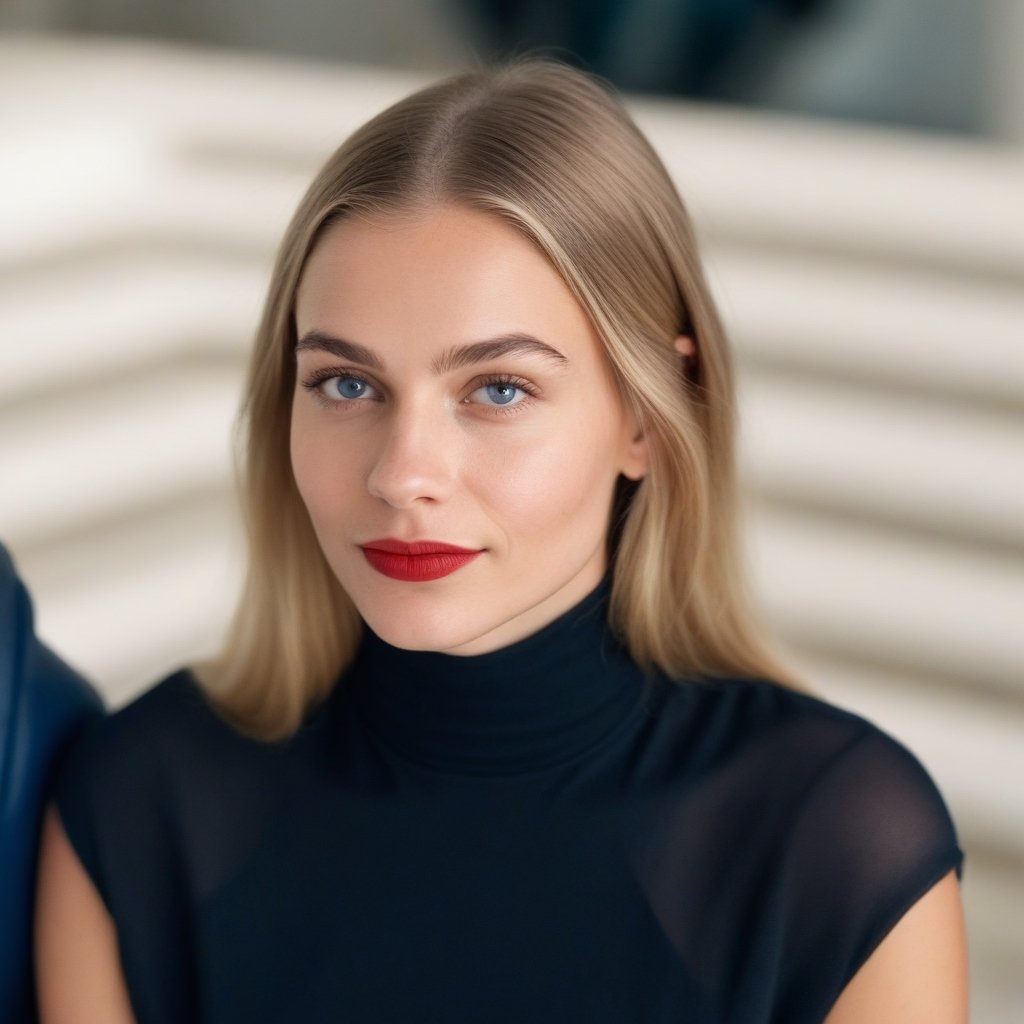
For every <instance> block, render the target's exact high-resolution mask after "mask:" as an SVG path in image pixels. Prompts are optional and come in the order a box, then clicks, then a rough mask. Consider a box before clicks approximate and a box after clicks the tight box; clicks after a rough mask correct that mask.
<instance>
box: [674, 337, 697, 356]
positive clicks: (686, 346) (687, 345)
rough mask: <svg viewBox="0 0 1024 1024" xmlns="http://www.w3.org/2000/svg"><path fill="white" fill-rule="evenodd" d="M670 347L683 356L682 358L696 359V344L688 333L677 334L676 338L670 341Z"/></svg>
mask: <svg viewBox="0 0 1024 1024" xmlns="http://www.w3.org/2000/svg"><path fill="white" fill-rule="evenodd" d="M672 347H673V348H674V349H675V350H676V351H677V352H678V353H679V354H680V355H681V356H682V357H683V358H684V359H696V358H697V345H696V344H695V342H694V340H693V338H691V337H690V335H689V334H677V335H676V340H675V341H673V342H672Z"/></svg>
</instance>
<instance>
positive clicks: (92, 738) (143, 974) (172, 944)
mask: <svg viewBox="0 0 1024 1024" xmlns="http://www.w3.org/2000/svg"><path fill="white" fill-rule="evenodd" d="M157 696H160V695H159V694H158V695H157ZM167 731H168V730H167V723H166V722H165V721H163V720H162V716H161V705H160V702H158V701H156V700H153V699H151V698H149V697H147V698H144V699H143V700H140V701H138V702H137V703H135V704H134V705H132V706H130V707H127V708H123V709H121V710H120V711H119V712H117V713H115V714H113V715H111V716H109V717H107V718H104V719H101V720H99V721H97V722H95V723H92V724H90V725H89V726H88V727H87V728H86V729H84V730H82V731H81V732H80V733H79V734H78V735H77V736H76V737H75V740H74V741H73V742H72V743H71V745H70V746H69V747H68V749H67V750H66V751H65V753H64V755H63V756H62V758H61V760H60V762H59V764H58V768H57V771H56V773H55V777H54V783H53V786H52V789H51V797H52V800H53V802H54V803H55V805H56V808H57V811H58V814H59V816H60V819H61V823H62V824H63V826H64V830H65V832H66V833H67V836H68V840H69V841H70V843H71V845H72V847H73V848H74V850H75V853H76V854H77V855H78V858H79V860H80V861H81V863H82V866H83V867H84V869H85V871H86V872H87V874H88V875H89V877H90V878H91V879H92V881H93V884H94V885H95V887H96V889H97V891H98V892H99V895H100V897H101V898H102V900H103V902H104V904H105V906H106V908H107V911H108V912H109V914H110V916H111V918H112V920H113V922H114V926H115V929H116V931H117V936H118V944H119V949H120V953H121V962H122V967H123V970H124V975H125V981H126V982H127V985H128V989H129V993H130V995H131V1000H132V1005H133V1008H134V1010H135V1013H136V1016H137V1017H138V1019H140V1020H151V1021H165V1020H166V1021H172V1020H188V1019H193V1009H192V1007H193V1003H192V1000H193V999H194V992H195V980H194V977H193V976H192V971H191V966H190V960H191V956H190V953H189V950H190V943H191V940H190V937H189V936H190V919H189V915H190V913H191V911H190V907H189V903H188V900H187V899H186V898H185V891H186V890H185V887H184V884H183V882H184V880H183V877H182V862H181V858H180V856H179V854H178V845H179V844H178V842H177V841H176V837H175V835H174V832H173V826H172V821H173V813H172V802H171V800H170V799H169V786H168V785H167V784H166V783H165V780H164V777H163V776H164V774H165V773H164V772H163V770H162V766H163V765H164V763H165V760H166V756H165V751H164V749H163V748H164V747H165V746H166V737H165V736H164V735H162V734H164V733H166V732H167Z"/></svg>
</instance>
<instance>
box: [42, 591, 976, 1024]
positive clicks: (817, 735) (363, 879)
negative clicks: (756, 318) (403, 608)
mask: <svg viewBox="0 0 1024 1024" xmlns="http://www.w3.org/2000/svg"><path fill="white" fill-rule="evenodd" d="M608 590H609V587H608V580H607V579H606V580H605V581H604V582H603V583H602V584H601V585H600V586H599V587H598V588H597V589H596V590H595V591H593V592H592V593H591V594H590V595H589V596H588V597H586V598H585V599H584V600H583V601H582V602H581V603H579V604H578V605H577V606H576V607H574V608H572V609H571V610H570V611H568V612H566V613H565V614H564V615H562V616H560V617H559V618H558V619H556V620H555V621H553V622H552V623H550V624H549V625H548V626H546V627H545V628H543V629H542V630H540V631H539V632H537V633H535V634H534V635H532V636H530V637H528V638H526V639H524V640H522V641H520V642H518V643H515V644H512V645H511V646H509V647H506V648H504V649H502V650H499V651H495V652H493V653H490V654H483V655H478V656H471V657H458V656H453V655H446V654H438V653H424V652H417V651H405V650H400V649H398V648H395V647H392V646H390V645H388V644H387V643H385V642H384V641H382V640H381V639H380V638H378V637H376V636H375V635H374V634H373V633H372V632H370V631H369V630H368V629H367V630H365V633H364V640H363V643H362V645H361V647H360V650H359V652H358V655H357V657H356V659H355V661H354V663H353V664H352V666H351V667H350V668H349V669H348V671H346V672H345V673H344V674H343V675H342V676H341V678H340V679H339V681H338V684H337V685H336V686H335V688H334V690H333V691H332V693H331V696H330V697H329V698H328V699H327V700H326V701H325V702H323V703H322V704H320V705H319V706H317V707H316V708H315V709H313V710H312V711H311V712H310V713H309V714H308V715H307V717H306V720H305V723H304V725H303V726H302V728H301V729H300V730H299V732H297V733H296V734H295V736H293V737H292V738H291V739H290V740H288V741H286V742H284V743H277V744H267V743H260V742H257V741H254V740H250V739H247V738H244V737H242V736H240V735H239V734H238V733H236V732H235V731H234V730H232V729H231V728H230V727H229V726H228V725H227V724H225V723H224V722H223V721H222V720H221V719H220V718H219V717H218V716H217V715H216V714H214V712H213V711H212V710H211V709H210V707H209V706H208V704H207V703H206V701H205V699H204V697H203V693H202V691H201V690H200V688H199V686H198V684H197V683H196V681H195V680H194V678H193V677H192V676H191V675H190V673H189V672H187V671H182V672H178V673H176V674H175V675H172V676H170V677H169V678H167V679H165V680H164V681H163V682H161V683H159V684H158V685H156V686H155V687H153V688H152V689H151V690H149V691H147V692H146V693H144V694H143V695H142V696H140V697H138V698H137V699H136V700H134V701H133V702H132V703H130V704H129V705H127V706H126V707H124V708H122V709H121V710H119V711H118V712H117V713H115V714H113V715H111V716H109V717H107V718H106V719H103V720H101V721H99V722H97V723H95V724H94V725H90V726H88V727H87V728H86V729H85V731H83V732H82V733H80V734H79V736H78V738H77V739H76V741H75V743H74V744H73V746H72V747H71V748H70V750H69V752H68V753H67V755H66V756H65V758H64V759H63V761H62V764H61V767H60V771H59V774H58V776H57V781H56V786H55V791H54V795H55V798H56V801H57V805H58V809H59V812H60V815H61V818H62V821H63V823H64V827H65V829H66V830H67V833H68V836H69V838H70V840H71V842H72V844H73V846H74V848H75V850H76V851H77V853H78V855H79V857H80V859H81V861H82V863H83V865H84V866H85V869H86V870H87V871H88V873H89V875H90V876H91V878H92V879H93V881H94V883H95V885H96V887H97V889H98V891H99V893H100V895H101V896H102V898H103V900H104V902H105V904H106V906H107V908H108V910H109V912H110V914H111V915H112V917H113V920H114V922H115V924H116V927H117V934H118V940H119V945H120V953H121V960H122V965H123V970H124V973H125V977H126V980H127V983H128V988H129V992H130V995H131V1000H132V1004H133V1007H134V1010H135V1014H136V1017H137V1020H138V1022H139V1024H186V1022H188V1024H191V1022H202V1024H207V1022H208V1024H226V1022H246V1024H252V1022H261V1024H262V1022H266V1024H270V1022H289V1024H295V1022H301V1024H318V1022H328V1021H330V1022H336V1021H347V1022H349V1021H350V1022H359V1024H364V1022H366V1024H370V1022H372V1024H399V1022H401V1024H409V1022H411V1021H427V1022H430V1024H449V1022H450V1024H526V1022H529V1024H547V1022H551V1024H555V1022H557V1024H566V1022H567V1021H571V1022H577V1021H579V1022H587V1024H605V1022H607V1024H612V1022H614V1024H625V1022H638V1024H639V1022H644V1024H648V1022H650V1024H654V1022H657V1024H669V1022H673V1024H712V1022H714V1024H726V1022H728V1024H759V1022H778V1024H819V1022H820V1021H821V1020H822V1019H823V1018H824V1017H825V1015H826V1013H827V1012H828V1010H829V1008H830V1007H831V1005H832V1004H833V1003H834V1001H835V1000H836V998H837V997H838V995H839V993H840V992H841V991H842V989H843V987H844V986H845V984H846V983H847V982H848V981H849V980H850V978H851V977H852V976H853V975H854V973H855V972H856V971H857V969H858V968H859V967H860V965H861V964H862V963H863V962H864V961H865V959H866V958H867V957H868V955H869V954H870V953H871V952H872V950H873V949H874V948H875V947H876V946H877V944H878V943H879V942H880V941H881V940H882V938H883V937H884V936H885V935H886V933H887V932H888V931H889V929H891V928H892V926H893V925H894V924H895V923H896V921H897V920H898V919H899V918H900V917H901V916H902V915H903V913H904V912H905V911H906V910H907V909H908V908H909V907H910V906H911V905H912V904H913V903H914V902H915V901H916V900H917V899H918V898H919V897H920V896H921V895H923V893H924V892H926V891H927V890H928V889H929V888H930V887H931V886H932V885H933V884H934V883H935V882H937V881H938V880H939V879H940V878H941V877H942V876H943V875H944V874H946V873H947V872H949V871H950V870H952V869H955V870H956V872H957V874H958V875H959V874H960V872H961V870H962V856H963V855H962V853H961V851H960V849H959V848H958V843H957V837H956V833H955V831H954V827H953V823H952V821H951V820H950V817H949V814H948V813H947V810H946V807H945V805H944V803H943V800H942V797H941V796H940V794H939V792H938V791H937V789H936V787H935V786H934V784H933V782H932V780H931V779H930V777H929V776H928V775H927V774H926V772H925V770H924V769H923V768H922V766H921V765H920V764H919V762H918V761H917V760H916V759H915V758H914V757H913V755H912V754H910V753H909V752H908V751H907V750H906V748H905V747H903V746H902V745H900V744H899V743H897V742H896V741H895V740H894V739H892V738H891V737H889V736H888V735H887V734H885V733H884V732H882V731H880V730H879V729H878V728H876V727H875V726H874V725H872V724H871V723H870V722H868V721H866V720H865V719H863V718H861V717H859V716H857V715H855V714H852V713H850V712H848V711H844V710H841V709H839V708H837V707H834V706H832V705H829V704H827V703H824V702H822V701H820V700H818V699H815V698H813V697H810V696H807V695H802V694H798V693H795V692H793V691H791V690H788V689H784V688H782V687H780V686H777V685H775V684H773V683H771V682H768V681H762V680H752V679H734V680H710V679H702V678H693V679H668V678H665V677H662V676H653V677H645V676H644V674H643V673H642V672H641V671H640V670H639V669H638V668H637V666H636V665H635V664H634V663H633V661H632V660H631V659H630V658H629V656H628V654H627V653H626V651H625V650H624V648H623V647H622V646H620V644H619V643H618V642H616V640H615V639H614V637H613V636H612V635H611V633H610V631H609V630H608V628H607V626H606V611H607V600H608Z"/></svg>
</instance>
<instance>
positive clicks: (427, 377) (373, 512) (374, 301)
mask: <svg viewBox="0 0 1024 1024" xmlns="http://www.w3.org/2000/svg"><path fill="white" fill-rule="evenodd" d="M296 321H297V323H296V327H297V335H298V337H299V338H300V339H302V338H304V337H306V338H308V337H310V334H311V332H313V334H314V335H315V336H316V337H319V338H321V339H322V338H323V337H330V338H342V339H347V340H348V341H353V342H356V343H357V344H358V345H360V346H362V347H363V348H364V349H365V350H366V352H368V353H369V354H370V355H372V357H373V359H374V360H375V361H376V363H377V364H378V365H376V366H373V367H370V366H367V365H365V364H362V363H359V361H358V360H355V361H354V360H353V359H352V358H351V355H352V353H351V351H349V352H346V358H345V359H344V360H343V369H344V375H347V377H346V379H345V380H343V379H342V377H343V375H342V374H337V375H335V376H334V377H330V376H325V374H329V373H331V372H333V371H332V369H331V368H332V367H335V366H336V365H337V364H339V357H338V355H337V353H336V352H333V353H332V352H329V351H326V350H325V349H324V348H323V347H322V346H320V345H319V343H318V342H316V341H315V339H314V343H313V344H310V345H307V346H306V347H305V348H303V349H302V350H301V351H300V352H299V353H297V369H298V376H299V383H298V385H297V388H296V395H295V400H294V405H293V416H292V425H291V429H292V460H293V467H294V469H295V474H296V479H297V482H298V483H299V488H300V491H301V492H302V494H303V498H304V500H305V501H306V504H307V507H308V508H309V510H310V514H311V517H312V519H313V521H314V524H315V526H316V527H317V530H318V535H319V536H320V537H321V543H322V544H324V547H325V553H326V554H327V557H328V560H329V561H330V562H331V565H332V567H333V568H334V571H335V572H336V573H337V574H338V576H339V578H340V579H341V580H342V582H343V583H344V584H345V586H346V589H348V590H349V592H350V593H351V594H352V595H353V600H355V601H356V603H357V606H358V607H359V609H360V612H361V613H363V615H364V617H365V618H366V619H367V621H368V622H369V623H370V624H371V626H374V628H378V626H379V627H380V628H381V629H382V630H384V629H385V628H386V629H387V630H389V631H390V632H391V634H392V635H388V636H386V637H385V639H388V640H389V641H390V642H393V643H396V644H398V645H399V646H408V647H410V648H415V649H434V650H446V651H448V652H449V653H454V654H460V653H461V654H474V653H482V652H484V651H487V650H494V649H497V648H498V647H501V646H505V645H507V644H508V643H512V642H514V641H515V640H517V639H519V638H521V637H523V636H526V635H528V634H529V633H531V632H533V631H534V630H536V629H538V628H539V627H540V626H541V625H543V624H544V623H546V622H548V621H551V619H553V618H554V617H556V616H557V615H558V614H560V613H561V612H562V611H564V610H566V609H568V608H570V607H571V606H572V605H573V604H575V603H576V602H577V601H578V600H580V599H582V597H584V596H585V595H586V594H587V593H588V592H589V591H590V590H591V589H592V588H593V587H594V586H595V585H596V584H597V582H598V581H599V580H600V578H601V576H602V574H603V572H604V570H605V561H604V538H605V532H606V530H607V512H608V507H609V504H608V503H609V500H610V496H611V492H612V488H613V486H614V482H615V480H616V479H617V477H618V476H619V474H623V475H626V476H628V477H630V478H632V479H640V478H641V477H642V476H643V475H644V474H645V473H646V472H647V471H648V466H649V453H648V452H647V449H646V444H645V442H644V439H643V436H642V433H641V432H640V431H639V429H638V426H637V423H636V422H635V421H634V420H633V419H632V418H631V416H630V415H629V414H628V412H627V411H626V409H625V408H624V407H623V404H622V403H621V402H620V401H619V399H618V398H617V395H616V392H615V390H614V388H613V386H612V382H611V378H610V376H609V375H608V372H607V366H606V365H605V363H604V360H603V357H602V350H601V347H600V341H599V339H598V337H597V335H596V334H595V333H594V331H593V329H592V327H591V326H590V323H589V320H588V319H587V317H586V316H585V314H584V313H583V310H582V308H581V307H580V306H579V305H578V303H577V302H576V299H575V297H574V296H573V295H572V293H571V292H570V291H569V290H568V289H567V288H566V286H565V285H564V283H563V282H562V281H561V279H560V278H559V277H558V275H557V274H556V273H555V272H554V270H553V269H552V268H551V267H550V266H549V265H548V264H547V263H546V261H545V260H543V258H542V257H540V255H539V254H538V253H536V252H535V251H534V250H532V249H531V248H530V247H529V246H528V245H527V244H526V243H525V241H524V240H523V239H521V238H520V237H519V236H518V235H516V234H515V233H513V232H511V229H509V228H508V227H507V225H503V224H501V223H500V222H499V221H496V220H494V219H492V218H489V217H486V216H485V215H482V214H479V213H476V212H472V211H467V210H459V209H455V208H451V207H444V208H437V209H433V210H428V211H425V212H422V213H421V214H420V215H418V216H416V217H413V218H402V219H401V220H394V221H393V222H390V223H388V224H386V225H385V224H376V225H374V224H367V223H362V224H348V223H347V222H342V224H340V225H338V226H336V228H335V229H332V231H331V232H329V233H328V235H327V237H326V238H325V240H324V241H323V242H322V243H321V246H320V247H318V249H317V250H316V251H315V252H314V254H313V255H312V256H311V257H310V262H309V264H308V267H307V272H306V274H305V275H304V278H303V283H302V287H301V289H300V294H299V296H298V302H297V307H296ZM509 331H517V332H528V333H529V334H530V335H531V336H533V337H536V338H540V339H543V340H544V341H545V342H549V343H550V344H551V345H552V346H553V347H555V348H556V350H557V352H558V354H559V355H560V356H562V357H563V358H562V360H559V359H557V358H554V357H551V356H550V355H544V354H541V353H539V352H538V351H537V350H533V351H529V350H527V349H520V350H519V351H515V352H508V353H506V354H505V355H502V356H495V357H493V358H490V359H485V360H474V361H473V362H471V363H463V364H461V365H452V361H451V360H450V359H449V360H448V361H447V363H446V360H445V356H446V355H450V354H451V351H452V349H453V347H458V346H465V345H467V344H469V343H472V342H475V341H477V340H479V339H487V338H492V337H494V336H496V335H498V334H500V333H507V332H509ZM674 345H675V347H676V350H677V351H678V352H679V353H680V355H681V356H684V357H685V356H691V357H692V356H693V355H694V346H693V342H692V340H691V339H689V338H687V337H685V336H683V335H680V336H679V337H677V338H676V339H675V341H674ZM480 354H481V353H480V351H479V350H477V351H476V352H475V355H477V356H479V355H480ZM456 362H458V361H457V360H456ZM317 375H319V377H320V378H322V379H321V380H320V381H312V383H313V386H307V385H308V384H309V383H310V382H311V379H312V378H313V377H316V376H317ZM348 378H357V379H358V380H361V381H363V382H364V383H365V384H367V388H363V387H362V385H360V384H358V383H352V382H351V381H349V380H348ZM495 378H509V379H511V380H512V381H513V382H512V383H507V384H502V383H497V384H495V383H494V380H495ZM304 380H305V381H306V382H307V385H304V384H303V381H304ZM339 381H341V384H340V385H339ZM520 382H522V383H524V384H529V385H530V386H531V387H532V389H533V392H534V393H533V394H532V395H529V398H530V401H529V402H527V400H526V396H527V392H526V391H525V390H524V389H523V388H521V387H520ZM518 404H523V407H522V409H520V410H518V411H517V412H516V413H515V414H514V415H511V414H506V413H502V412H501V411H500V409H501V406H503V405H511V406H515V405H518ZM438 438H440V439H442V440H443V444H438V443H436V441H437V439H438ZM339 444H343V445H344V447H345V450H346V451H347V452H350V453H351V452H355V453H357V454H356V455H354V456H352V457H349V458H347V459H346V460H345V461H344V462H343V463H340V462H339V461H338V460H337V458H336V452H337V450H338V446H339ZM566 450H568V451H570V452H571V453H572V458H571V459H566V457H565V452H566ZM535 478H538V479H544V480H546V481H552V480H554V481H557V484H556V485H554V486H552V485H551V484H550V483H549V484H546V485H545V487H544V488H543V489H536V490H531V487H530V481H531V480H532V479H535ZM509 479H511V481H512V483H513V484H515V485H516V486H515V487H514V488H512V489H510V487H509ZM552 491H554V493H552ZM581 495H587V496H589V500H584V501H583V502H582V504H583V505H584V506H585V507H584V508H583V509H582V511H580V508H579V506H580V504H581V498H580V496H581ZM569 510H572V516H573V518H571V519H569V520H566V516H567V515H568V514H569ZM387 536H393V537H398V538H401V539H406V540H413V539H422V538H430V539H434V540H443V541H447V542H450V543H455V544H459V545H462V546H466V547H473V548H474V549H476V548H479V549H480V550H482V551H483V552H484V553H483V554H482V555H481V556H480V557H478V558H477V559H476V560H475V561H474V562H472V563H470V565H468V566H467V567H466V568H465V569H461V570H459V572H458V573H456V574H454V575H453V576H451V577H446V578H445V579H442V580H438V581H436V585H435V583H434V582H431V583H427V584H417V586H418V587H422V588H424V589H423V591H422V592H423V593H425V594H426V595H427V597H426V599H424V600H408V601H405V600H404V599H403V601H402V602H396V595H398V594H402V593H404V591H402V590H401V588H402V587H407V586H408V584H404V583H396V582H394V581H390V580H386V579H383V578H380V579H378V578H377V577H376V576H375V574H374V571H373V570H372V569H371V568H368V567H367V566H366V564H365V560H364V559H363V557H362V552H361V551H360V550H359V543H360V542H365V541H366V540H370V539H373V538H380V537H387ZM538 537H553V538H554V539H555V541H556V543H555V544H554V545H553V546H549V547H548V548H547V549H544V548H543V542H539V541H538ZM325 542H326V543H325ZM538 545H540V546H538ZM538 559H539V561H538ZM534 565H537V566H539V571H538V570H537V569H531V567H532V566H534ZM471 570H473V571H474V572H475V575H473V574H472V573H471V572H470V571H471ZM463 574H465V575H463ZM459 577H462V578H461V579H459ZM499 585H500V586H499ZM396 588H397V589H396ZM496 592H500V593H501V594H503V595H504V596H503V598H502V599H501V600H500V601H497V602H495V601H494V600H492V599H489V600H484V597H485V596H486V595H493V594H494V593H496ZM396 605H401V614H396V612H395V608H396ZM381 608H387V609H388V615H386V616H385V615H382V614H381V613H380V609H381ZM438 608H440V609H441V613H440V614H438V613H437V611H436V609H438ZM375 620H376V621H375ZM453 621H454V622H458V623H460V624H461V625H460V626H459V627H458V628H457V629H455V630H454V631H453V628H452V626H451V625H450V624H451V623H452V622H453ZM35 953H36V980H37V987H38V994H39V1006H40V1017H41V1020H42V1022H43V1024H94V1022H95V1024H132V1022H134V1019H135V1018H134V1016H133V1014H132V1010H131V1005H130V1001H129V997H128V993H127V988H126V985H125V980H124V976H123V973H122V969H121V961H120V955H119V949H118V940H117V934H116V930H115V927H114V924H113V922H112V920H111V918H110V915H109V914H108V912H107V910H106V907H105V905H104V904H103V902H102V900H101V898H100V896H99V894H98V893H97V891H96V889H95V887H94V885H93V883H92V881H91V880H90V878H89V876H88V875H87V873H86V872H85V870H84V868H83V867H82V865H81V863H80V861H79V860H78V857H77V855H76V854H75V852H74V850H73V848H72V847H71V845H70V843H69V841H68V839H67V837H66V835H65V833H64V830H63V827H62V825H61V822H60V819H59V817H58V815H57V812H56V810H55V809H54V808H53V807H52V806H51V807H49V808H48V809H47V811H46V814H45V818H44V822H43V831H42V839H41V853H40V859H39V878H38V887H37V893H36V917H35ZM966 1020H967V951H966V938H965V929H964V918H963V908H962V902H961V897H960V889H959V885H958V883H957V880H956V877H955V874H954V873H953V872H950V873H949V874H948V875H946V877H945V878H943V879H942V880H941V881H939V882H938V883H937V884H936V885H934V886H933V887H932V888H931V889H930V890H929V891H928V892H927V893H926V894H925V895H924V896H922V897H921V898H920V899H919V900H918V901H917V903H916V904H915V905H914V906H913V907H911V909H910V910H909V911H908V912H907V913H906V914H905V915H904V916H903V918H902V919H901V920H900V921H899V922H898V923H897V925H896V926H895V928H893V930H892V931H891V932H890V933H889V934H888V936H887V937H886V938H885V939H884V940H883V941H882V943H881V944H880V945H879V946H878V948H877V949H876V950H875V952H874V953H873V954H872V956H871V957H870V958H869V959H868V960H867V962H866V963H865V964H864V965H863V966H862V967H861V969H860V970H859V972H858V973H857V974H856V976H855V977H854V978H853V979H852V980H851V982H850V983H849V984H848V985H847V987H846V989H845V990H844V991H843V993H842V994H841V995H840V997H839V999H838V1001H837V1002H836V1004H835V1006H834V1007H833V1009H832V1011H831V1012H830V1013H829V1015H828V1017H827V1021H826V1024H877V1022H880V1021H881V1022H894V1024H896V1022H898V1024H926V1022H927V1024H964V1022H965V1021H966Z"/></svg>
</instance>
